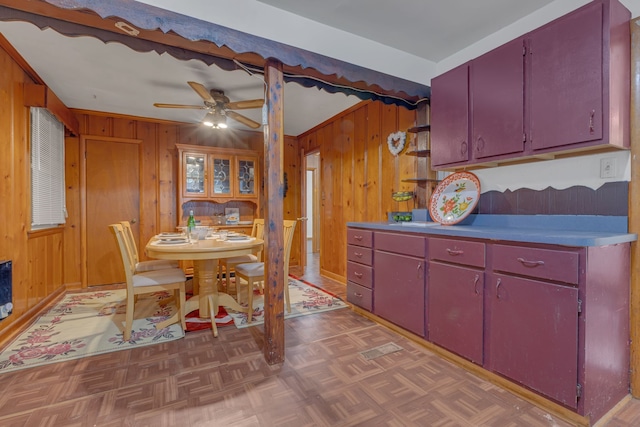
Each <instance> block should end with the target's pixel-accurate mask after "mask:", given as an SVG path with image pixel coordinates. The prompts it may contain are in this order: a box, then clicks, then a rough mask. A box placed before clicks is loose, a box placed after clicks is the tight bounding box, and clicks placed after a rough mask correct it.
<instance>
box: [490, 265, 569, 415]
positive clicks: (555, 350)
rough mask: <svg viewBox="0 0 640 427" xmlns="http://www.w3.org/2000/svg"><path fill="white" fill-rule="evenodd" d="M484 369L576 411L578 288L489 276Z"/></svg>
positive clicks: (509, 277)
mask: <svg viewBox="0 0 640 427" xmlns="http://www.w3.org/2000/svg"><path fill="white" fill-rule="evenodd" d="M486 292H487V294H488V299H487V304H488V306H489V312H488V324H487V331H486V334H487V337H488V341H487V347H488V354H487V359H488V360H487V361H488V365H489V366H488V368H489V369H490V370H492V371H494V372H498V373H500V374H502V375H504V376H506V377H508V378H511V379H513V380H515V381H518V382H520V383H522V384H523V385H525V386H527V387H529V388H531V389H533V390H536V391H538V392H540V393H543V394H545V395H547V396H549V397H550V398H552V399H555V400H556V401H558V402H561V403H562V404H564V405H567V406H570V407H572V408H576V407H577V392H576V388H577V384H578V371H577V369H578V289H576V288H572V287H567V286H559V285H554V284H550V283H545V282H540V281H536V280H528V279H523V278H517V277H512V276H507V275H501V274H491V276H490V278H489V279H488V280H487V288H486Z"/></svg>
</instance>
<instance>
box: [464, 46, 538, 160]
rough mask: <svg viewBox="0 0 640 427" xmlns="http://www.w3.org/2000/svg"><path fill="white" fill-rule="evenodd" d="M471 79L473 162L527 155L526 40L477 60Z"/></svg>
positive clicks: (472, 66)
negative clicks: (474, 160) (516, 154)
mask: <svg viewBox="0 0 640 427" xmlns="http://www.w3.org/2000/svg"><path fill="white" fill-rule="evenodd" d="M469 79H470V82H471V83H470V85H469V90H470V92H471V121H472V123H471V135H472V138H471V147H472V149H473V155H472V156H473V158H476V159H484V158H488V157H492V156H498V155H502V154H512V153H520V152H522V151H524V132H525V131H524V39H516V40H513V41H511V42H509V43H507V44H505V45H503V46H500V47H499V48H497V49H494V50H492V51H491V52H489V53H486V54H484V55H482V56H480V57H479V58H477V59H474V60H473V62H472V63H471V68H470V77H469Z"/></svg>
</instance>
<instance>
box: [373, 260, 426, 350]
mask: <svg viewBox="0 0 640 427" xmlns="http://www.w3.org/2000/svg"><path fill="white" fill-rule="evenodd" d="M373 265H374V268H373V271H374V285H373V312H374V314H376V315H378V316H380V317H382V318H384V319H387V320H388V321H390V322H392V323H395V324H396V325H398V326H401V327H403V328H404V329H407V330H409V331H411V332H413V333H415V334H417V335H420V336H421V337H423V336H425V323H426V322H425V278H426V273H425V261H424V260H423V259H419V258H412V257H408V256H404V255H397V254H392V253H388V252H381V251H376V252H375V254H374V257H373Z"/></svg>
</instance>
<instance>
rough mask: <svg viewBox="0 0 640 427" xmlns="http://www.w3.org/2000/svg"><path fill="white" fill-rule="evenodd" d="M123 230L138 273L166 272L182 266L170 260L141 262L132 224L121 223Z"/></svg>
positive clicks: (127, 222)
mask: <svg viewBox="0 0 640 427" xmlns="http://www.w3.org/2000/svg"><path fill="white" fill-rule="evenodd" d="M120 225H122V230H123V231H124V237H125V243H126V244H127V245H128V246H129V253H130V254H131V257H132V259H133V262H134V265H135V271H136V273H141V272H143V271H153V270H164V269H165V268H178V267H179V266H180V265H179V264H178V261H173V260H168V259H152V260H148V261H140V256H139V255H138V246H137V245H136V238H135V236H134V235H133V230H132V229H131V224H130V223H129V221H120Z"/></svg>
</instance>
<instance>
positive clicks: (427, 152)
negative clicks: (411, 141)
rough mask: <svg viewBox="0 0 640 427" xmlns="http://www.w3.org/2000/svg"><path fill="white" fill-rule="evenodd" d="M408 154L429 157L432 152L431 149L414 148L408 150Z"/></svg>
mask: <svg viewBox="0 0 640 427" xmlns="http://www.w3.org/2000/svg"><path fill="white" fill-rule="evenodd" d="M406 154H407V156H416V157H429V155H430V154H431V150H414V151H407V153H406Z"/></svg>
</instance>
